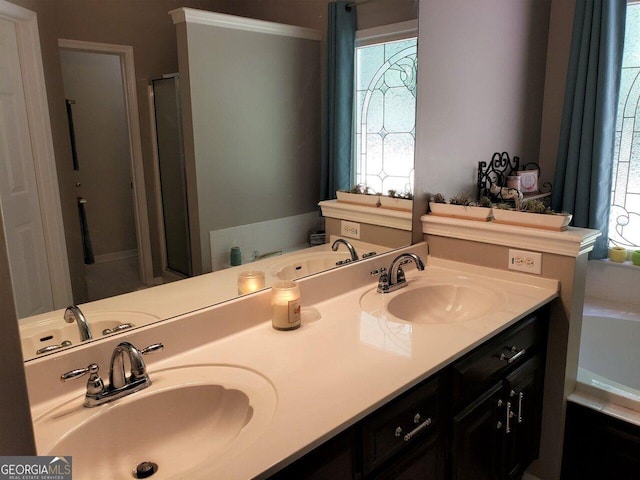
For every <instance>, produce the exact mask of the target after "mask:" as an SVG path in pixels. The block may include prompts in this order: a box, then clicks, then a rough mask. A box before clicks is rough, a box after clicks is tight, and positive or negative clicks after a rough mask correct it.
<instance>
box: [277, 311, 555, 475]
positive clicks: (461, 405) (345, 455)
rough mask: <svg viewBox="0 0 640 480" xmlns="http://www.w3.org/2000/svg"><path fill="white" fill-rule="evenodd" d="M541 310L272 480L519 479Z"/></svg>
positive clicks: (531, 440) (539, 361) (533, 429)
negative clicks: (357, 479) (359, 479)
mask: <svg viewBox="0 0 640 480" xmlns="http://www.w3.org/2000/svg"><path fill="white" fill-rule="evenodd" d="M548 315H549V309H548V308H547V307H542V308H541V309H539V310H537V311H536V312H534V313H533V314H531V315H528V316H527V317H526V318H524V319H523V320H521V321H519V322H518V323H516V324H515V325H514V326H512V327H510V328H509V329H508V330H507V331H505V332H503V333H501V334H499V335H497V336H496V337H494V338H492V339H491V340H488V341H487V342H485V343H483V344H482V345H480V346H479V347H477V348H475V349H474V350H473V351H472V352H470V353H468V354H467V355H465V356H464V357H463V358H461V359H460V360H457V361H455V362H454V363H453V364H451V365H448V366H447V367H445V368H443V369H442V370H440V371H439V372H438V373H436V374H435V375H432V376H431V377H429V378H428V379H427V380H424V381H422V382H421V383H420V384H419V385H417V386H415V387H413V388H412V389H411V390H409V391H408V392H405V393H404V394H402V395H400V396H398V397H397V398H395V399H393V400H391V401H390V402H388V403H387V404H385V405H384V406H382V407H380V408H379V409H378V410H376V411H375V412H373V413H371V414H369V415H368V416H367V417H366V418H364V419H363V420H361V421H360V422H358V423H357V424H356V425H353V426H352V427H350V428H349V429H347V430H346V431H345V432H343V433H341V434H339V435H338V436H336V437H335V438H333V439H331V440H329V441H327V442H326V443H324V444H323V445H322V446H320V447H318V448H317V449H315V450H314V451H312V452H310V453H308V454H307V455H305V456H304V457H303V458H301V459H300V460H298V461H297V462H295V463H294V464H292V465H290V466H289V467H287V468H285V469H284V470H282V471H281V472H279V473H277V474H275V475H274V476H273V477H271V478H272V479H274V480H275V479H283V480H284V479H290V478H296V479H317V480H321V479H326V478H331V479H345V480H346V479H354V478H376V479H382V478H387V479H394V480H400V479H405V478H406V479H410V478H429V479H445V478H452V479H458V480H461V479H469V480H480V479H487V480H492V479H505V480H506V479H509V480H510V479H516V478H520V477H521V476H522V474H523V472H524V470H525V469H526V467H527V466H528V465H529V464H530V463H531V461H532V460H534V459H535V458H537V455H538V445H539V441H540V412H541V410H542V393H543V387H544V360H545V345H546V332H547V322H548Z"/></svg>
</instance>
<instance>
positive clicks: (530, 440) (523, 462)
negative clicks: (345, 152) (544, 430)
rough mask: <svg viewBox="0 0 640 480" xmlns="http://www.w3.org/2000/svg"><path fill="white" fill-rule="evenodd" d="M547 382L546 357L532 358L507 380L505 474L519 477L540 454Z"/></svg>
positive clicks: (510, 477)
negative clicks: (543, 399) (543, 393)
mask: <svg viewBox="0 0 640 480" xmlns="http://www.w3.org/2000/svg"><path fill="white" fill-rule="evenodd" d="M543 384H544V363H543V358H542V357H540V356H538V357H534V358H532V359H531V360H529V361H528V362H527V363H525V364H524V365H522V366H521V367H520V368H518V369H517V370H515V371H514V372H513V373H511V374H510V375H509V376H508V377H507V379H506V382H505V388H506V392H505V393H506V394H505V398H506V401H507V410H508V411H507V416H508V417H509V418H508V425H505V457H504V460H505V463H504V477H503V478H506V479H513V478H519V477H520V475H522V473H523V472H524V470H525V469H526V468H527V467H528V466H529V464H530V463H531V462H532V461H533V460H534V459H536V458H538V452H539V446H540V422H541V412H542V392H543Z"/></svg>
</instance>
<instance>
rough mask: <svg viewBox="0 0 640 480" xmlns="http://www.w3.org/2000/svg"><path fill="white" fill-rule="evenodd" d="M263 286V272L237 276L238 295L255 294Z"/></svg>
mask: <svg viewBox="0 0 640 480" xmlns="http://www.w3.org/2000/svg"><path fill="white" fill-rule="evenodd" d="M264 286H265V282H264V272H261V271H259V270H253V271H249V272H240V273H239V274H238V295H245V294H247V293H253V292H257V291H258V290H262V289H263V288H264Z"/></svg>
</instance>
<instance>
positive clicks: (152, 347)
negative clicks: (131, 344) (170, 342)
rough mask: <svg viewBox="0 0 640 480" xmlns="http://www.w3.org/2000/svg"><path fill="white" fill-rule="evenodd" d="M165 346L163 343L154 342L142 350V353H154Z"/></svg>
mask: <svg viewBox="0 0 640 480" xmlns="http://www.w3.org/2000/svg"><path fill="white" fill-rule="evenodd" d="M163 348H164V345H163V344H162V343H153V344H151V345H149V346H148V347H146V348H143V349H142V350H140V353H141V354H143V355H146V354H148V353H153V352H157V351H158V350H162V349H163Z"/></svg>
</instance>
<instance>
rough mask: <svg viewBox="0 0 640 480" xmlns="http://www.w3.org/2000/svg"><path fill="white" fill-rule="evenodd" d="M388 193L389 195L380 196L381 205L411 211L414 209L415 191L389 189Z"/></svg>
mask: <svg viewBox="0 0 640 480" xmlns="http://www.w3.org/2000/svg"><path fill="white" fill-rule="evenodd" d="M387 193H388V195H382V196H381V197H380V206H381V207H384V208H390V209H392V210H402V211H405V212H410V211H411V210H412V209H413V193H411V192H407V191H404V192H398V191H397V190H389V191H388V192H387Z"/></svg>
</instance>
